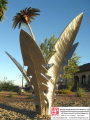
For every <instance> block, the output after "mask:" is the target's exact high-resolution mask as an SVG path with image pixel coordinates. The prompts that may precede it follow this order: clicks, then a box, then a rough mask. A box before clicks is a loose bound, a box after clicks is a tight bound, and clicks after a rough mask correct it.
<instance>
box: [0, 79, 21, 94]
mask: <svg viewBox="0 0 90 120" xmlns="http://www.w3.org/2000/svg"><path fill="white" fill-rule="evenodd" d="M18 90H19V88H18V87H17V86H15V85H14V84H13V83H12V81H3V82H1V81H0V91H13V92H18Z"/></svg>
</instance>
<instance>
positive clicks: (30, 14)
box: [12, 7, 40, 40]
mask: <svg viewBox="0 0 90 120" xmlns="http://www.w3.org/2000/svg"><path fill="white" fill-rule="evenodd" d="M37 12H40V10H39V9H36V8H31V7H29V8H27V7H26V8H25V9H23V10H21V11H20V13H16V16H14V17H13V25H12V27H13V28H14V29H15V28H16V26H17V25H18V24H19V25H18V28H20V27H21V24H23V27H25V24H26V25H27V26H28V28H29V30H30V32H31V35H32V37H33V39H34V40H35V37H34V34H33V32H32V29H31V27H30V24H29V23H31V22H32V21H31V19H32V20H34V19H35V18H34V17H37V15H40V14H38V13H37Z"/></svg>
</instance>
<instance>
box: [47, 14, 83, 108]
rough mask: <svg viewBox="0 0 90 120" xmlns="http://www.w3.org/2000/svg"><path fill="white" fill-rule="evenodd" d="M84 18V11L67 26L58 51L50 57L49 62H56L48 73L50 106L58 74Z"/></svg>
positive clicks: (58, 43) (57, 44) (57, 46)
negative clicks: (49, 77)
mask: <svg viewBox="0 0 90 120" xmlns="http://www.w3.org/2000/svg"><path fill="white" fill-rule="evenodd" d="M82 18H83V13H81V14H79V15H78V16H77V17H76V18H75V19H73V20H72V21H71V23H70V24H69V25H68V26H67V27H66V29H65V30H64V31H63V33H62V34H61V35H60V37H59V39H58V40H57V42H56V44H55V51H56V53H55V54H54V55H53V56H52V57H51V58H50V60H49V62H48V64H52V63H54V65H53V66H52V67H51V68H49V70H48V73H47V75H50V76H51V77H52V79H50V80H49V92H48V95H47V96H48V99H49V101H50V102H49V108H50V107H51V106H52V104H53V96H54V91H55V84H56V82H57V81H58V78H59V77H58V76H59V74H60V70H62V63H63V62H65V59H66V57H67V54H68V53H69V51H70V49H71V47H72V44H73V42H74V40H75V37H76V35H77V32H78V30H79V27H80V24H81V21H82Z"/></svg>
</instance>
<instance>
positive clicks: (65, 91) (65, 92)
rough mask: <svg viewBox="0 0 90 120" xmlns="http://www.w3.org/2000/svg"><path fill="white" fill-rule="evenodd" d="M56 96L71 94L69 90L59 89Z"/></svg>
mask: <svg viewBox="0 0 90 120" xmlns="http://www.w3.org/2000/svg"><path fill="white" fill-rule="evenodd" d="M58 94H72V92H71V91H70V90H69V89H61V90H58Z"/></svg>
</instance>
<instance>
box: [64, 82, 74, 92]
mask: <svg viewBox="0 0 90 120" xmlns="http://www.w3.org/2000/svg"><path fill="white" fill-rule="evenodd" d="M73 85H74V82H72V81H71V80H69V81H68V82H67V84H66V86H67V89H69V90H71V89H72V87H73Z"/></svg>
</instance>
